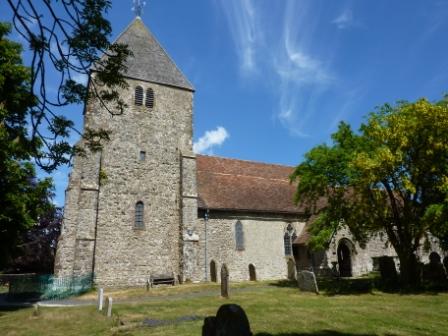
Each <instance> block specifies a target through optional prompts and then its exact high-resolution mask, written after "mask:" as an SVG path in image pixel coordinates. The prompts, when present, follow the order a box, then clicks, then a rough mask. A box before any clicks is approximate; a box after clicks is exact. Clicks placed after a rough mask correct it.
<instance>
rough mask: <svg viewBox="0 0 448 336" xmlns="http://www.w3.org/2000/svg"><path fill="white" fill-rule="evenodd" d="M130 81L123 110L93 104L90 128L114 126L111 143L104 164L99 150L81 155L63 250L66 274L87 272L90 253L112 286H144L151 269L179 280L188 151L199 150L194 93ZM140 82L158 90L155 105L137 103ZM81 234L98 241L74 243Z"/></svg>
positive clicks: (100, 278)
mask: <svg viewBox="0 0 448 336" xmlns="http://www.w3.org/2000/svg"><path fill="white" fill-rule="evenodd" d="M128 83H129V87H128V88H127V89H126V90H124V91H123V92H122V93H121V96H122V98H123V99H124V100H125V101H126V103H127V104H128V107H127V108H126V110H125V111H124V113H123V114H122V115H111V114H110V113H109V112H108V111H106V110H105V109H104V108H102V107H101V106H100V105H99V102H97V101H93V102H89V104H88V106H87V108H86V114H85V127H88V128H92V129H97V128H103V129H106V130H109V131H110V132H111V133H110V141H108V142H107V143H105V145H104V148H103V150H102V152H101V153H100V155H101V162H98V158H97V155H99V154H90V155H89V154H88V156H87V157H86V158H76V160H75V163H74V167H73V171H72V178H71V179H70V183H69V188H68V190H67V201H66V215H65V218H64V230H63V233H62V238H61V241H62V243H61V244H60V247H59V248H58V260H59V261H58V264H57V266H56V270H59V269H60V270H61V272H59V273H60V274H61V275H62V274H64V275H68V274H69V273H70V269H71V270H72V271H74V267H78V268H79V269H80V271H84V270H87V268H88V267H85V266H84V264H86V263H84V264H83V262H82V260H88V258H89V257H88V256H89V253H90V256H91V257H92V259H93V260H91V262H90V264H91V263H94V272H95V281H96V283H97V284H99V285H105V286H131V285H142V284H144V283H145V282H146V279H147V278H148V277H149V275H151V274H161V273H163V274H167V273H172V274H173V275H174V276H175V277H176V278H177V277H178V276H179V275H180V273H181V268H182V263H181V261H180V257H181V256H180V255H181V252H180V251H181V250H182V246H181V245H180V244H181V239H179V237H182V225H181V216H182V203H183V199H182V196H181V153H182V152H191V151H192V148H191V147H192V141H191V139H192V99H193V93H192V92H191V91H187V90H183V89H177V88H173V87H168V86H163V85H158V84H154V83H149V82H143V81H136V80H132V79H129V80H128ZM137 85H140V86H142V87H143V89H144V92H146V89H147V88H152V89H153V90H154V96H155V102H154V108H153V109H148V108H147V107H145V106H144V104H143V106H136V105H135V104H134V90H135V87H136V86H137ZM141 152H144V155H143V154H142V153H141ZM142 156H144V158H143V157H142ZM100 170H101V171H102V172H103V173H104V174H105V175H106V176H107V179H104V180H102V183H101V185H100V186H99V188H98V183H96V185H95V184H94V185H92V187H91V188H90V189H89V190H90V192H91V194H92V195H93V194H95V193H96V195H97V200H93V199H92V197H90V196H89V197H87V196H88V195H87V194H86V193H85V192H84V191H83V190H84V189H83V187H82V185H83V184H85V183H84V182H83V181H91V182H92V183H94V182H95V181H96V182H97V181H98V173H99V171H100ZM193 176H194V175H193ZM75 177H76V178H75ZM95 188H96V189H95ZM98 189H99V191H98ZM75 194H77V195H75ZM72 195H73V196H72ZM139 201H140V202H143V203H144V227H143V228H136V227H135V225H134V224H135V205H136V203H137V202H139ZM192 206H193V207H194V209H196V206H195V205H194V204H193V205H191V204H190V205H189V206H186V208H187V212H188V211H190V212H191V210H188V209H191V207H192ZM72 214H76V216H75V215H73V216H72ZM74 217H76V219H74ZM92 232H93V237H92ZM95 235H96V243H94V242H95V240H94V238H95ZM74 236H76V237H77V238H76V239H79V238H80V237H83V238H89V239H90V242H91V246H87V245H88V244H87V245H86V244H85V242H84V241H83V243H82V244H81V243H79V242H78V243H76V242H73V237H74ZM74 246H78V247H79V248H74ZM73 249H74V252H73ZM89 251H90V252H89ZM59 256H60V257H59ZM80 258H82V259H80ZM76 265H81V266H76ZM62 270H64V272H62ZM73 274H75V273H73Z"/></svg>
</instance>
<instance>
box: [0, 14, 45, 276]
mask: <svg viewBox="0 0 448 336" xmlns="http://www.w3.org/2000/svg"><path fill="white" fill-rule="evenodd" d="M9 31H10V28H9V26H8V25H6V24H2V23H0V204H1V206H0V268H3V267H4V266H5V265H6V264H7V263H8V262H9V261H10V260H11V258H12V257H14V254H15V252H16V251H17V250H16V247H17V245H18V244H19V243H20V238H21V236H22V234H23V233H24V232H25V231H26V230H27V229H28V228H30V227H31V226H32V225H33V224H34V223H36V221H37V220H38V218H39V217H40V216H41V215H42V214H44V213H47V212H48V211H50V210H51V209H52V208H53V204H52V203H51V196H52V190H53V189H52V188H53V186H52V182H51V179H44V180H41V181H39V180H37V178H36V173H35V169H34V166H33V164H32V163H31V162H30V159H31V158H32V157H34V156H36V155H39V150H40V147H41V142H40V140H39V139H37V138H29V137H28V136H27V128H26V126H27V122H26V117H27V111H28V110H29V109H30V108H32V107H33V106H35V104H36V99H35V97H34V95H33V94H32V93H30V80H29V79H30V71H29V69H28V68H27V67H25V66H23V65H22V61H21V57H20V52H21V47H20V45H19V44H17V43H14V42H11V41H9V40H8V39H6V35H7V34H8V33H9Z"/></svg>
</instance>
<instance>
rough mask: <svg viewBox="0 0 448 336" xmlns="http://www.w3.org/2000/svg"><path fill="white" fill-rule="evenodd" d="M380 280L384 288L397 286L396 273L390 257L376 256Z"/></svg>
mask: <svg viewBox="0 0 448 336" xmlns="http://www.w3.org/2000/svg"><path fill="white" fill-rule="evenodd" d="M378 262H379V270H380V274H381V281H382V282H383V286H385V287H386V288H395V287H396V286H398V273H397V269H396V267H395V262H394V259H393V258H392V257H389V256H382V257H379V258H378Z"/></svg>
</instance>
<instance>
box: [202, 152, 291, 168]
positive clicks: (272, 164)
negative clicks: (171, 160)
mask: <svg viewBox="0 0 448 336" xmlns="http://www.w3.org/2000/svg"><path fill="white" fill-rule="evenodd" d="M196 156H202V157H205V158H216V159H221V160H229V161H240V162H247V163H255V164H259V165H266V166H278V167H284V168H295V166H289V165H284V164H280V163H268V162H261V161H255V160H247V159H234V158H229V157H224V156H217V155H205V154H196Z"/></svg>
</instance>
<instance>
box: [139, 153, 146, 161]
mask: <svg viewBox="0 0 448 336" xmlns="http://www.w3.org/2000/svg"><path fill="white" fill-rule="evenodd" d="M139 158H140V161H145V159H146V152H145V151H140V156H139Z"/></svg>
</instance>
